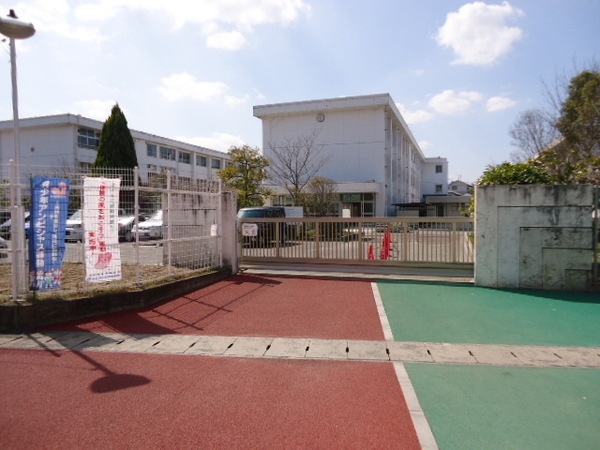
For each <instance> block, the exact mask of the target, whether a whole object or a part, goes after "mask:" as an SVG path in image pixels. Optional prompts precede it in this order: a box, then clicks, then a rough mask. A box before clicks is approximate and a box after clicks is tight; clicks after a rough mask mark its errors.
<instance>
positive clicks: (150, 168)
mask: <svg viewBox="0 0 600 450" xmlns="http://www.w3.org/2000/svg"><path fill="white" fill-rule="evenodd" d="M146 169H148V171H149V172H156V171H157V170H158V167H156V164H147V165H146Z"/></svg>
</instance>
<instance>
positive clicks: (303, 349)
mask: <svg viewBox="0 0 600 450" xmlns="http://www.w3.org/2000/svg"><path fill="white" fill-rule="evenodd" d="M0 348H22V349H40V350H53V351H56V350H72V351H102V352H119V353H162V354H183V355H208V356H225V357H247V358H293V359H329V360H338V361H339V360H349V361H372V362H375V361H379V362H381V361H393V362H429V363H442V364H471V365H498V366H528V367H592V368H600V347H556V346H554V347H544V346H535V345H483V344H447V343H436V342H395V341H362V340H341V339H309V338H274V337H249V336H203V335H178V334H170V335H164V334H160V335H159V334H156V335H151V334H122V333H88V332H55V331H53V332H46V333H32V334H5V335H0Z"/></svg>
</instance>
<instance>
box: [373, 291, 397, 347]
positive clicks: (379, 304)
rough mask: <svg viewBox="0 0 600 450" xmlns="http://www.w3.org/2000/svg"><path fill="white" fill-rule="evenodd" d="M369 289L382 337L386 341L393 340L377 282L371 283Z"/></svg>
mask: <svg viewBox="0 0 600 450" xmlns="http://www.w3.org/2000/svg"><path fill="white" fill-rule="evenodd" d="M371 290H372V291H373V297H374V298H375V305H376V306H377V313H378V314H379V321H380V322H381V328H382V329H383V337H384V338H385V340H386V341H393V340H394V335H393V334H392V328H391V327H390V323H389V321H388V318H387V314H386V313H385V308H384V307H383V302H382V301H381V294H380V293H379V288H378V287H377V283H375V282H373V283H371Z"/></svg>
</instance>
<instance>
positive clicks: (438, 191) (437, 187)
mask: <svg viewBox="0 0 600 450" xmlns="http://www.w3.org/2000/svg"><path fill="white" fill-rule="evenodd" d="M440 192H442V185H441V184H436V185H435V193H436V194H439V193H440Z"/></svg>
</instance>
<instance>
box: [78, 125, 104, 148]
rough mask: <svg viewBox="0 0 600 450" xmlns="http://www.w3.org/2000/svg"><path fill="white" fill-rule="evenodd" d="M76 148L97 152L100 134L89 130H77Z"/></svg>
mask: <svg viewBox="0 0 600 450" xmlns="http://www.w3.org/2000/svg"><path fill="white" fill-rule="evenodd" d="M77 146H78V147H82V148H91V149H92V150H98V147H99V146H100V132H99V131H96V130H92V129H90V128H78V129H77Z"/></svg>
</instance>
